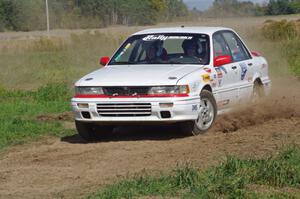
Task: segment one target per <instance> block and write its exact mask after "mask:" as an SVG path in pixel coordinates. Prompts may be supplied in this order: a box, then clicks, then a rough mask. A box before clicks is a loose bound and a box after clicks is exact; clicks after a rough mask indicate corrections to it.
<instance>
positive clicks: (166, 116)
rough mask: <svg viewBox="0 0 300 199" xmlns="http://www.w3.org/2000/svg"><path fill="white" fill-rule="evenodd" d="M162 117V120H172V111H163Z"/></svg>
mask: <svg viewBox="0 0 300 199" xmlns="http://www.w3.org/2000/svg"><path fill="white" fill-rule="evenodd" d="M160 116H161V118H164V119H165V118H171V113H170V111H161V112H160Z"/></svg>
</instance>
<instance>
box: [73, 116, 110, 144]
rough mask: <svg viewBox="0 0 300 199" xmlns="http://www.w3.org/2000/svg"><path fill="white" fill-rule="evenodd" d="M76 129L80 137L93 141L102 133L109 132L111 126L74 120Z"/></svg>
mask: <svg viewBox="0 0 300 199" xmlns="http://www.w3.org/2000/svg"><path fill="white" fill-rule="evenodd" d="M75 125H76V129H77V132H78V134H79V135H80V137H81V138H83V139H84V140H86V141H94V140H96V139H98V138H100V136H101V134H103V133H111V132H112V131H113V129H114V127H112V126H99V125H96V124H93V123H88V122H80V121H75Z"/></svg>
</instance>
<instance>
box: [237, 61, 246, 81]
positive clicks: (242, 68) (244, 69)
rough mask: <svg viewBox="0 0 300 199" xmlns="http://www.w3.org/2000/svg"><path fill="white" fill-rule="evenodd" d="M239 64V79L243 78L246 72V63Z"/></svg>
mask: <svg viewBox="0 0 300 199" xmlns="http://www.w3.org/2000/svg"><path fill="white" fill-rule="evenodd" d="M239 65H240V67H241V80H244V79H245V76H246V73H247V71H248V68H247V64H245V63H240V64H239Z"/></svg>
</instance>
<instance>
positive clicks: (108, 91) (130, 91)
mask: <svg viewBox="0 0 300 199" xmlns="http://www.w3.org/2000/svg"><path fill="white" fill-rule="evenodd" d="M148 91H149V87H126V86H123V87H121V86H119V87H103V92H104V94H105V95H111V96H134V95H146V94H148Z"/></svg>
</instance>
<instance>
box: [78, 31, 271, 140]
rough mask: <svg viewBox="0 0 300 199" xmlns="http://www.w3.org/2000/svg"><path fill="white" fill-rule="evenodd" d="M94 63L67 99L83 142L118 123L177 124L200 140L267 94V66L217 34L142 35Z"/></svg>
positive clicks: (232, 36)
mask: <svg viewBox="0 0 300 199" xmlns="http://www.w3.org/2000/svg"><path fill="white" fill-rule="evenodd" d="M100 62H101V64H102V65H103V66H104V67H103V68H101V69H99V70H96V71H94V72H92V73H90V74H88V75H86V76H84V77H83V78H81V79H80V80H79V81H78V82H76V84H75V92H76V93H75V96H74V98H73V99H72V108H73V111H74V113H75V122H76V127H77V131H78V133H79V135H80V136H81V137H82V138H84V139H86V140H91V139H93V138H95V136H97V134H99V133H101V132H111V131H112V130H113V128H114V127H115V126H116V125H119V124H124V123H151V122H153V123H176V124H178V125H179V127H180V128H181V130H182V131H183V132H185V133H187V134H190V135H198V134H201V133H204V132H206V131H207V130H208V129H209V128H210V127H211V126H212V124H213V122H214V120H215V118H216V116H217V114H220V113H222V112H224V111H225V110H228V109H230V108H231V107H232V106H233V105H235V104H237V103H240V102H247V101H250V100H251V99H253V98H256V97H258V96H262V95H266V94H268V93H269V91H270V86H271V81H270V79H269V76H268V64H267V61H266V60H265V58H264V57H262V56H261V55H260V54H259V53H257V52H251V51H249V49H248V48H247V47H246V45H245V43H244V42H243V41H242V40H241V38H240V37H239V36H238V35H237V33H236V32H234V31H233V30H232V29H229V28H223V27H184V26H182V27H173V28H157V29H148V30H143V31H140V32H137V33H135V34H133V35H131V36H130V37H129V38H128V39H127V40H126V41H125V42H124V43H123V44H122V45H121V47H120V48H119V49H118V50H117V51H116V53H115V54H114V55H113V56H112V58H111V59H110V58H109V57H103V58H101V60H100Z"/></svg>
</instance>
